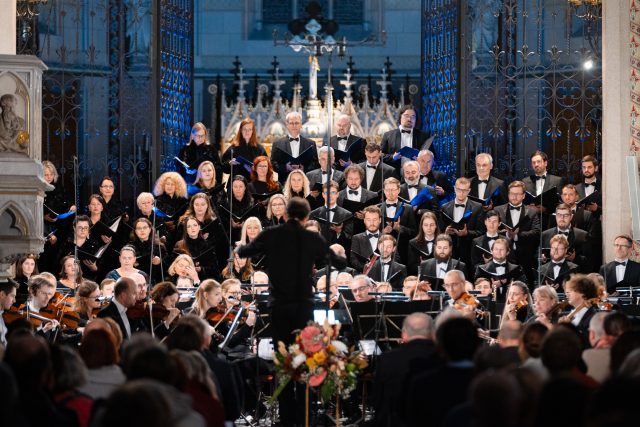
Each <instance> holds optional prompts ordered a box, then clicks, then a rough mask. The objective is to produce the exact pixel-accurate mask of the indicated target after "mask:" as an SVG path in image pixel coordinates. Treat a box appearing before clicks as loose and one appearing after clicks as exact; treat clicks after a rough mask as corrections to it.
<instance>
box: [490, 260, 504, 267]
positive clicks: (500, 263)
mask: <svg viewBox="0 0 640 427" xmlns="http://www.w3.org/2000/svg"><path fill="white" fill-rule="evenodd" d="M493 265H495V266H496V267H506V266H507V263H506V262H495V261H494V262H493Z"/></svg>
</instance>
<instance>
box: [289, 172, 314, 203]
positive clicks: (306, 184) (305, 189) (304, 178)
mask: <svg viewBox="0 0 640 427" xmlns="http://www.w3.org/2000/svg"><path fill="white" fill-rule="evenodd" d="M296 174H297V175H300V176H301V177H302V193H303V194H304V197H307V196H308V195H309V193H311V189H310V186H309V178H307V175H305V174H304V172H303V171H301V170H300V169H294V170H292V171H291V173H290V174H289V176H288V177H287V180H286V181H285V183H284V190H282V193H283V194H284V198H285V200H287V201H289V200H291V198H292V197H293V196H292V195H291V193H292V190H291V177H292V176H294V175H296Z"/></svg>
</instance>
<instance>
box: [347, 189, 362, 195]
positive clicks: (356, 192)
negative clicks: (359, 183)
mask: <svg viewBox="0 0 640 427" xmlns="http://www.w3.org/2000/svg"><path fill="white" fill-rule="evenodd" d="M358 193H360V192H359V191H357V190H349V194H355V195H356V196H357V195H358Z"/></svg>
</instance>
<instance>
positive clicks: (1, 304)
mask: <svg viewBox="0 0 640 427" xmlns="http://www.w3.org/2000/svg"><path fill="white" fill-rule="evenodd" d="M16 290H17V286H16V285H15V283H13V282H10V281H6V282H0V350H3V349H4V348H6V347H7V325H6V323H5V321H4V316H3V314H4V312H5V311H7V310H9V309H11V306H12V305H13V303H14V302H15V301H16Z"/></svg>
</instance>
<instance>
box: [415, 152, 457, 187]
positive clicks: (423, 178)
mask: <svg viewBox="0 0 640 427" xmlns="http://www.w3.org/2000/svg"><path fill="white" fill-rule="evenodd" d="M416 161H417V162H418V164H419V165H420V184H424V185H429V186H431V187H433V188H435V189H436V194H437V195H438V197H439V198H444V197H447V196H448V195H450V194H453V187H452V186H451V183H450V182H449V177H448V176H447V174H446V173H444V172H440V171H436V170H433V162H434V155H433V152H432V151H430V150H420V153H419V154H418V158H417V159H416Z"/></svg>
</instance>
